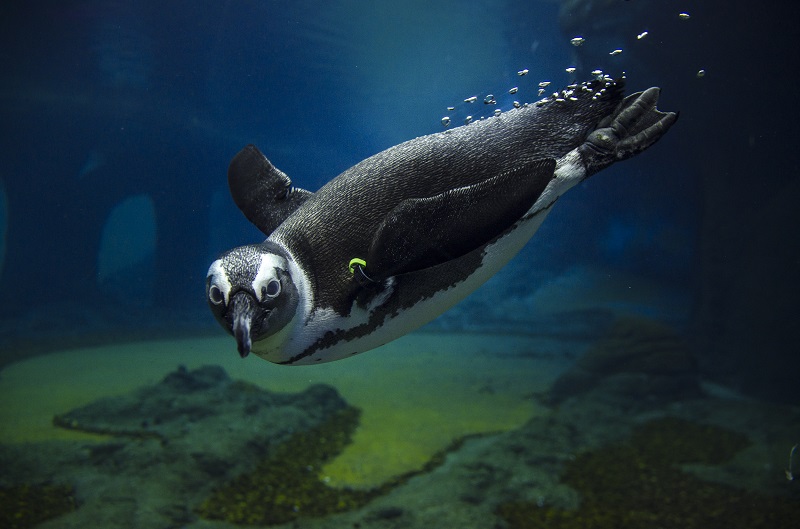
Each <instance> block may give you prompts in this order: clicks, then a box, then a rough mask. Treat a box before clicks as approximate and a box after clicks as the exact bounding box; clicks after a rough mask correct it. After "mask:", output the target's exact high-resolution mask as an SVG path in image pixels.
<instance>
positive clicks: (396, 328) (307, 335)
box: [254, 151, 586, 365]
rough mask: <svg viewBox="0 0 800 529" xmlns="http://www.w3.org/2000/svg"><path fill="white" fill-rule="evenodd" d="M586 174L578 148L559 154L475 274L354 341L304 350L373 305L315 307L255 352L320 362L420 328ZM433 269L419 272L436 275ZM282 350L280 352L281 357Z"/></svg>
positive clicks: (489, 269) (356, 321) (362, 318)
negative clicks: (547, 178)
mask: <svg viewBox="0 0 800 529" xmlns="http://www.w3.org/2000/svg"><path fill="white" fill-rule="evenodd" d="M585 175H586V171H585V169H584V168H583V165H582V164H581V162H580V155H579V154H578V152H577V151H571V152H570V153H568V154H567V155H566V156H564V157H563V158H561V159H560V160H559V161H558V162H557V165H556V171H555V175H554V178H553V180H552V181H551V182H550V183H549V184H548V186H547V188H546V189H545V191H544V192H543V193H542V195H541V196H540V197H539V199H538V200H537V201H536V203H535V204H534V205H533V207H531V208H530V210H529V211H528V212H527V213H526V214H525V216H524V217H523V219H522V220H520V221H519V222H518V223H517V224H516V225H515V227H514V228H513V229H512V230H510V231H509V232H508V233H507V234H505V235H504V236H502V237H501V238H499V239H498V240H496V241H495V242H493V243H491V244H489V245H487V246H486V247H485V248H483V249H481V250H479V251H481V252H483V258H482V260H481V264H480V266H479V267H477V268H476V269H475V271H474V272H473V273H472V274H470V275H469V276H467V277H466V278H465V279H464V280H463V281H461V282H459V283H457V284H455V285H454V286H451V287H449V288H445V289H443V290H440V291H438V292H436V293H435V294H433V296H431V297H430V298H427V299H423V300H421V301H419V302H418V303H416V304H415V305H414V306H413V307H410V308H408V309H405V310H403V311H400V312H399V313H397V314H395V315H392V316H389V317H387V318H386V319H385V320H384V322H383V323H382V324H381V325H379V326H377V327H375V329H374V330H373V331H372V332H370V333H369V334H367V335H364V336H360V337H357V338H353V339H350V340H347V339H343V340H340V341H338V342H336V343H334V344H332V345H331V346H329V347H326V348H320V349H319V350H317V351H314V352H313V354H307V355H305V354H303V353H304V352H305V351H307V349H308V348H309V347H311V346H312V344H313V343H314V342H316V341H317V339H318V338H320V337H322V336H323V335H324V334H325V333H329V332H334V333H336V332H339V331H347V330H349V329H353V328H355V327H358V326H360V325H366V324H367V323H368V321H369V318H370V311H369V310H364V309H361V308H359V307H357V306H354V307H353V309H352V311H351V312H350V314H349V315H348V316H340V315H338V314H336V313H335V312H334V311H331V310H328V309H317V310H316V311H315V312H312V313H310V314H308V317H307V318H304V319H301V318H297V319H296V320H295V322H296V324H295V326H294V328H293V329H292V331H291V332H290V336H289V337H288V340H287V341H285V342H283V343H281V344H279V343H277V342H279V341H282V339H279V340H276V341H272V340H267V341H269V342H270V343H269V345H268V344H267V343H263V344H261V345H260V347H259V348H258V349H255V348H254V351H255V352H256V354H258V355H259V356H261V357H263V358H265V359H267V360H270V361H272V362H277V363H283V364H287V365H309V364H318V363H323V362H331V361H334V360H339V359H342V358H346V357H349V356H353V355H354V354H357V353H362V352H364V351H368V350H370V349H374V348H376V347H380V346H381V345H384V344H386V343H388V342H390V341H392V340H395V339H397V338H399V337H401V336H403V335H405V334H408V333H409V332H411V331H413V330H416V329H418V328H420V327H421V326H423V325H425V324H426V323H428V322H430V321H432V320H434V319H435V318H437V317H438V316H440V315H441V314H443V313H444V312H446V311H447V310H448V309H450V308H451V307H453V306H454V305H456V304H457V303H458V302H460V301H462V300H463V299H464V298H466V297H467V296H468V295H469V294H470V293H472V292H473V291H475V290H476V289H477V288H478V287H480V286H481V285H482V284H483V283H485V282H486V281H488V280H489V278H491V277H492V276H493V275H495V274H496V273H497V272H498V271H500V269H501V268H503V267H504V266H505V265H506V264H508V262H509V261H511V259H512V258H513V257H514V256H515V255H516V254H517V253H519V251H520V250H521V249H522V248H523V247H524V246H525V244H527V242H528V241H529V240H530V239H531V237H533V235H534V234H535V233H536V231H537V230H538V229H539V227H540V226H541V225H542V222H544V219H545V218H546V217H547V214H548V213H549V212H550V209H551V207H552V206H553V205H554V203H555V201H556V200H557V199H558V197H559V196H561V195H562V194H564V193H565V192H566V191H567V190H569V189H570V188H571V187H573V186H575V185H576V184H578V183H579V182H580V181H581V180H583V179H584V177H585ZM439 266H440V267H448V266H452V265H451V264H449V263H445V264H443V265H439ZM435 268H436V267H434V268H432V269H428V270H424V271H422V272H417V273H425V274H430V273H433V274H435V273H436V270H435ZM386 294H387V295H386V297H388V295H389V294H391V292H390V291H387V292H386ZM384 299H385V298H384ZM381 301H382V300H378V301H377V302H376V303H373V307H374V306H375V305H376V304H379V303H380V302H381ZM370 308H372V307H370ZM267 341H265V342H267ZM264 346H267V347H264ZM261 347H264V349H261ZM278 355H280V358H279V356H278ZM287 356H289V357H293V358H296V360H292V361H288V362H287V361H286V360H285V358H286V357H287Z"/></svg>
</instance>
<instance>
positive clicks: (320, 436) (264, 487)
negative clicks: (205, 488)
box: [197, 407, 374, 525]
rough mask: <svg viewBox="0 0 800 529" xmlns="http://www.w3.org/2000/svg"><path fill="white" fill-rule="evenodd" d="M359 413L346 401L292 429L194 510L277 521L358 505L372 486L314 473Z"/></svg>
mask: <svg viewBox="0 0 800 529" xmlns="http://www.w3.org/2000/svg"><path fill="white" fill-rule="evenodd" d="M360 413H361V412H360V410H358V409H357V408H353V407H347V408H344V409H342V410H339V411H338V412H336V413H334V414H333V416H331V417H330V418H329V419H328V420H327V421H325V422H324V423H322V424H320V425H319V426H318V427H316V428H313V429H311V430H308V431H305V432H298V433H296V434H294V435H293V436H291V437H290V438H289V439H288V440H286V441H285V442H284V443H282V444H281V445H279V446H278V447H276V449H275V450H274V451H272V453H271V454H270V455H269V456H268V457H267V458H266V459H264V460H263V461H262V462H261V463H259V464H258V465H257V466H256V467H255V468H254V469H253V470H252V471H251V472H247V473H245V474H242V475H240V476H238V477H236V478H235V479H233V480H231V481H230V482H228V483H226V484H225V485H223V486H221V487H219V488H218V489H216V490H215V491H214V492H213V493H212V494H211V496H210V497H209V498H207V499H206V500H205V501H204V502H203V503H202V504H201V505H200V506H199V507H198V508H197V512H198V514H200V515H201V516H202V517H204V518H207V519H213V520H225V521H227V522H232V523H237V524H250V525H258V524H277V523H283V522H288V521H290V520H294V519H295V518H297V517H298V516H324V515H326V514H331V513H335V512H342V511H347V510H351V509H354V508H357V507H360V506H361V505H364V504H365V503H366V502H367V501H369V500H370V499H371V497H372V496H373V495H374V493H373V492H371V491H360V490H352V489H334V488H332V487H329V486H327V485H326V484H325V483H324V482H323V481H322V480H320V479H319V469H320V467H321V466H322V464H323V463H324V462H326V461H328V460H329V459H331V458H332V457H334V456H336V455H337V454H339V453H340V452H341V451H342V449H343V448H344V447H345V446H346V445H347V444H348V443H349V442H350V439H351V436H352V434H353V432H354V431H355V428H356V427H357V426H358V418H359V415H360Z"/></svg>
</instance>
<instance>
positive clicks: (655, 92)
mask: <svg viewBox="0 0 800 529" xmlns="http://www.w3.org/2000/svg"><path fill="white" fill-rule="evenodd" d="M660 92H661V90H660V89H659V88H656V87H653V88H648V89H647V90H645V91H644V92H637V93H635V94H631V95H629V96H628V97H626V98H625V99H624V100H623V101H622V102H621V103H620V104H619V106H618V107H617V108H616V109H615V110H614V112H613V113H612V114H611V115H610V116H609V117H607V118H606V119H604V120H603V121H601V122H600V123H599V124H598V127H597V128H596V129H595V130H594V131H593V132H592V133H591V134H589V136H588V137H587V138H586V141H585V142H584V143H583V145H581V146H580V147H579V148H578V150H579V152H580V154H581V157H582V159H583V163H584V165H585V167H586V177H589V176H591V175H593V174H595V173H597V172H598V171H601V170H603V169H605V168H606V167H608V166H609V165H611V164H612V163H614V162H618V161H621V160H626V159H628V158H631V157H632V156H635V155H637V154H639V153H640V152H642V151H644V150H645V149H647V148H648V147H650V146H651V145H653V144H654V143H655V142H657V141H658V140H659V139H661V137H662V136H663V135H664V134H666V132H667V131H668V130H669V128H670V127H671V126H672V125H673V124H674V123H675V122H676V121H677V120H678V113H676V112H661V111H660V110H658V109H657V108H656V103H658V96H659V93H660Z"/></svg>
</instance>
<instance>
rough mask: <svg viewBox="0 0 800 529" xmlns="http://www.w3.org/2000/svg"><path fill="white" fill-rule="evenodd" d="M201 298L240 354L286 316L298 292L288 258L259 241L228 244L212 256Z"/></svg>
mask: <svg viewBox="0 0 800 529" xmlns="http://www.w3.org/2000/svg"><path fill="white" fill-rule="evenodd" d="M206 299H207V300H208V306H209V307H211V312H212V313H214V317H215V318H216V319H217V321H218V322H219V323H220V325H222V327H223V328H224V329H225V330H226V331H228V332H229V333H230V334H232V335H233V337H234V338H236V344H237V346H238V349H239V354H240V355H241V356H242V358H244V357H246V356H247V355H248V354H249V353H250V350H251V349H252V346H253V342H257V341H259V340H263V339H265V338H267V337H269V336H272V335H273V334H275V333H277V332H278V331H280V330H281V329H283V328H284V327H285V326H286V325H287V324H288V323H289V322H291V321H292V319H293V318H294V315H295V312H296V310H297V305H298V301H299V295H298V291H297V288H296V287H295V285H294V282H293V281H292V276H291V274H290V273H289V266H288V257H287V256H286V255H285V254H283V252H281V251H280V250H279V249H278V248H276V247H275V246H274V245H272V244H270V243H267V242H264V243H262V244H250V245H247V246H240V247H238V248H234V249H233V250H229V251H228V252H226V253H224V254H222V256H220V258H219V259H217V260H216V261H214V262H213V263H212V264H211V267H210V268H209V269H208V276H207V277H206Z"/></svg>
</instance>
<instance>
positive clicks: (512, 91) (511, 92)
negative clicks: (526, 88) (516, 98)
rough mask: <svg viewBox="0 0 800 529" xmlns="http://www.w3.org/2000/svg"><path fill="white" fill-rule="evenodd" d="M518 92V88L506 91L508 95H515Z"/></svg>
mask: <svg viewBox="0 0 800 529" xmlns="http://www.w3.org/2000/svg"><path fill="white" fill-rule="evenodd" d="M518 91H519V87H518V86H515V87H514V88H512V89H511V90H509V91H508V93H509V94H516V93H517V92H518Z"/></svg>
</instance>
